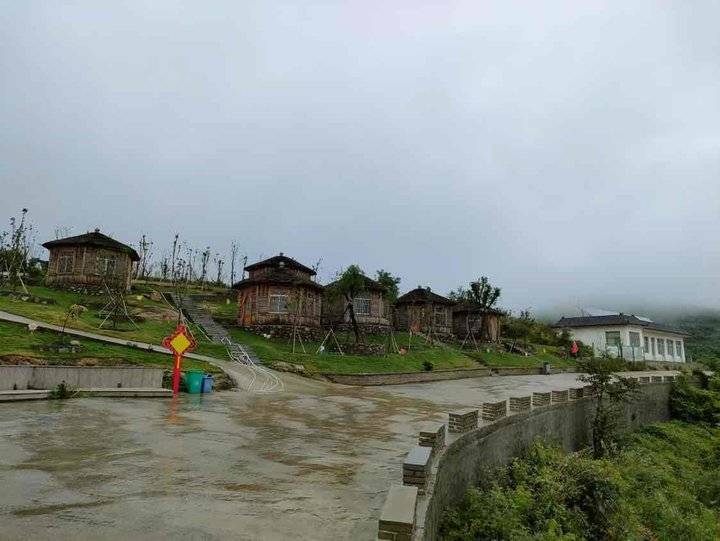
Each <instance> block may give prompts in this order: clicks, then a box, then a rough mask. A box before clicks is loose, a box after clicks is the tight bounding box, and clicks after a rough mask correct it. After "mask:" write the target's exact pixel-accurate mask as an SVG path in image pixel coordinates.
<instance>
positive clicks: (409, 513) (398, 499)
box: [378, 485, 418, 541]
mask: <svg viewBox="0 0 720 541" xmlns="http://www.w3.org/2000/svg"><path fill="white" fill-rule="evenodd" d="M417 494H418V489H417V487H414V486H397V485H396V486H392V487H390V491H389V492H388V495H387V497H386V498H385V504H384V505H383V508H382V511H381V512H380V520H379V521H378V539H386V540H389V541H410V539H412V534H413V530H414V529H415V506H416V504H417Z"/></svg>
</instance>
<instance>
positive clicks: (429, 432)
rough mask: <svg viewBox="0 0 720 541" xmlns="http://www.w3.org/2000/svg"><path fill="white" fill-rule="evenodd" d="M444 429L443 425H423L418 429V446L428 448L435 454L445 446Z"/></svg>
mask: <svg viewBox="0 0 720 541" xmlns="http://www.w3.org/2000/svg"><path fill="white" fill-rule="evenodd" d="M445 433H446V428H445V425H444V424H443V423H425V424H424V425H423V426H422V427H420V435H419V436H418V445H419V446H421V447H430V448H431V449H432V452H433V453H435V452H437V451H439V450H440V449H442V448H443V447H444V446H445Z"/></svg>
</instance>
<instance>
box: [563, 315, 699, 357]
mask: <svg viewBox="0 0 720 541" xmlns="http://www.w3.org/2000/svg"><path fill="white" fill-rule="evenodd" d="M553 327H554V328H555V329H556V330H558V331H563V330H567V331H568V332H569V333H570V336H571V337H572V339H573V340H579V341H581V342H582V343H583V344H585V345H586V346H590V347H592V348H593V351H594V352H595V354H596V355H600V354H602V353H607V354H608V355H611V356H613V357H622V358H624V359H626V360H628V361H665V362H677V363H684V362H685V337H687V336H688V334H687V333H685V332H683V331H680V330H678V329H671V328H670V327H666V326H664V325H659V324H657V323H655V322H653V321H651V320H649V319H647V318H640V317H636V316H632V315H631V316H628V315H625V314H613V315H602V316H583V317H563V318H561V319H560V321H558V322H557V323H556V324H555V325H553Z"/></svg>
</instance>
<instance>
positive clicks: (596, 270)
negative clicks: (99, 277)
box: [0, 0, 720, 310]
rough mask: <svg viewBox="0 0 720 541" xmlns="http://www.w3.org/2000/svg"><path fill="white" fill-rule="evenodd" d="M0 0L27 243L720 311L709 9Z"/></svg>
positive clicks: (3, 149)
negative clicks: (131, 249)
mask: <svg viewBox="0 0 720 541" xmlns="http://www.w3.org/2000/svg"><path fill="white" fill-rule="evenodd" d="M0 4H1V6H2V9H0V44H1V45H0V73H1V75H0V186H1V187H2V191H1V192H0V213H1V217H2V220H3V221H5V220H6V217H9V216H10V215H11V214H13V213H15V214H17V213H18V212H19V209H20V208H22V207H28V208H29V209H30V216H31V217H32V221H33V222H34V223H35V224H36V226H37V227H38V228H39V231H40V237H41V238H40V240H41V241H43V240H48V239H50V238H53V237H54V230H55V228H56V227H57V226H64V227H71V228H72V232H73V233H75V234H79V233H83V232H85V231H87V230H89V229H93V228H95V227H100V228H101V229H102V230H103V231H105V232H108V233H110V234H112V235H113V236H115V237H116V238H118V239H119V240H122V241H125V242H135V241H136V240H137V238H138V237H139V236H140V234H142V233H147V234H148V235H149V237H150V238H151V239H152V240H153V241H155V243H156V246H155V251H156V252H157V253H158V254H161V253H162V252H163V251H164V250H165V249H166V248H167V247H168V246H169V244H170V242H171V239H172V236H173V234H174V233H175V232H178V233H180V234H181V236H182V237H183V238H185V239H187V240H188V241H190V242H191V243H193V244H195V245H197V246H198V247H203V246H206V245H210V246H212V247H213V250H217V251H224V252H227V251H229V247H230V243H231V241H233V240H237V241H238V242H239V243H240V245H241V247H242V250H243V252H244V253H247V254H248V256H249V259H250V261H254V260H256V259H258V258H259V257H260V256H270V255H273V254H275V253H277V252H280V251H283V252H285V253H286V254H288V255H291V256H293V257H295V258H297V259H299V260H300V261H301V262H303V263H306V264H314V263H315V262H316V261H317V260H318V259H319V258H321V257H322V258H323V263H322V268H321V273H320V274H321V279H322V280H323V281H326V280H328V279H329V278H331V277H332V275H333V274H334V273H335V271H337V270H338V269H339V268H341V267H343V266H346V265H348V264H350V263H359V264H360V265H361V266H362V267H363V268H364V269H365V270H366V271H367V272H368V273H369V274H372V273H374V271H375V270H376V269H378V268H385V269H387V270H390V271H392V272H394V273H396V274H399V275H400V276H401V277H402V284H401V286H402V289H403V290H407V289H411V288H413V287H415V286H417V285H419V284H422V285H430V286H431V287H432V288H433V290H434V291H436V292H439V293H442V294H445V293H447V292H448V291H449V290H450V289H453V288H455V287H457V286H458V285H460V284H465V283H467V282H468V281H469V280H471V279H473V278H476V277H478V276H480V275H487V276H489V277H490V279H491V281H492V282H494V283H496V284H497V285H499V286H501V287H502V288H503V298H502V304H503V305H504V306H506V307H510V308H522V307H532V308H534V309H536V310H539V309H543V308H548V307H551V306H557V305H563V306H587V305H592V306H600V307H603V308H610V309H612V308H616V307H619V308H622V306H621V305H622V304H623V303H624V302H625V301H626V300H628V299H631V300H632V302H636V301H638V300H639V301H641V302H644V301H647V302H648V303H650V304H675V303H681V304H686V305H687V304H693V305H704V306H715V305H718V304H720V273H719V271H720V250H719V248H720V32H719V31H718V21H720V5H719V4H718V3H717V2H715V3H713V2H680V1H678V2H674V3H672V2H657V1H653V2H639V1H636V2H627V1H618V2H606V3H602V2H577V1H569V2H520V3H513V2H508V1H505V0H503V1H497V2H483V1H478V0H471V1H467V2H452V1H447V0H445V1H436V2H425V1H422V0H403V1H395V2H376V1H374V0H362V1H337V2H332V1H326V2H318V1H314V0H295V1H294V2H280V1H259V2H250V1H240V2H239V1H227V2H220V1H215V2H212V1H207V2H197V1H189V2H180V1H171V2H169V1H168V2H163V1H159V0H153V1H147V2H121V1H113V2H110V1H107V2H102V1H101V2H98V1H97V0H91V1H87V2H83V1H74V2H70V1H67V2H60V1H54V0H52V1H51V0H48V1H46V2H38V1H32V0H24V1H15V0H5V1H3V2H0ZM711 4H714V6H711Z"/></svg>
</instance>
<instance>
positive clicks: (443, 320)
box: [435, 306, 447, 327]
mask: <svg viewBox="0 0 720 541" xmlns="http://www.w3.org/2000/svg"><path fill="white" fill-rule="evenodd" d="M435 325H437V326H438V327H444V326H445V325H447V312H446V310H445V307H444V306H436V307H435Z"/></svg>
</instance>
